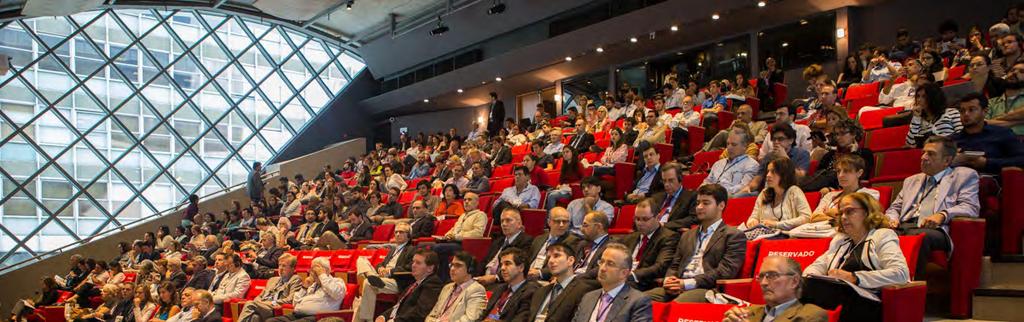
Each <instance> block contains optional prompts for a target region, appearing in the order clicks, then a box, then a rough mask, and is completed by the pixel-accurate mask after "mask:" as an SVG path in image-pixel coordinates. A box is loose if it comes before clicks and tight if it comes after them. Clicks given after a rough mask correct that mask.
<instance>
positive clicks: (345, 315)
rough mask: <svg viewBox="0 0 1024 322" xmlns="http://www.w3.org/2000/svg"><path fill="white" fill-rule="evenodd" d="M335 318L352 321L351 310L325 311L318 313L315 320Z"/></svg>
mask: <svg viewBox="0 0 1024 322" xmlns="http://www.w3.org/2000/svg"><path fill="white" fill-rule="evenodd" d="M329 317H336V318H341V319H342V320H344V321H352V309H347V310H338V311H326V312H319V313H317V314H316V320H317V321H319V320H321V319H324V318H329Z"/></svg>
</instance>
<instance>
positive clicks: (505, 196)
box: [492, 166, 540, 218]
mask: <svg viewBox="0 0 1024 322" xmlns="http://www.w3.org/2000/svg"><path fill="white" fill-rule="evenodd" d="M512 173H513V175H514V178H515V182H514V184H513V185H512V186H511V187H508V188H505V190H502V191H501V195H500V196H498V199H497V200H496V201H495V202H494V206H493V210H492V214H493V217H494V218H498V217H499V215H500V214H501V211H502V210H505V208H508V207H516V208H537V206H539V205H540V189H538V188H537V186H535V185H533V184H532V183H530V170H529V168H527V167H524V166H516V167H515V168H514V170H513V171H512Z"/></svg>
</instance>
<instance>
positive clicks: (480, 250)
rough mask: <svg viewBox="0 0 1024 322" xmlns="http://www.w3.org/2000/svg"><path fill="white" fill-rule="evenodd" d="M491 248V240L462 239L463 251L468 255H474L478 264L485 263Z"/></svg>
mask: <svg viewBox="0 0 1024 322" xmlns="http://www.w3.org/2000/svg"><path fill="white" fill-rule="evenodd" d="M490 247H491V239H490V238H463V239H462V250H465V251H466V252H467V253H470V254H473V257H476V260H477V261H478V262H483V260H484V259H485V258H486V257H487V251H488V250H489V249H490Z"/></svg>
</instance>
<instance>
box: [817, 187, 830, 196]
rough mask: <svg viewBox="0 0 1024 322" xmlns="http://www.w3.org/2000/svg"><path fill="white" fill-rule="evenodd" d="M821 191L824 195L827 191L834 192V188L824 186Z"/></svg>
mask: <svg viewBox="0 0 1024 322" xmlns="http://www.w3.org/2000/svg"><path fill="white" fill-rule="evenodd" d="M819 191H820V192H821V195H823V196H824V195H825V194H826V193H829V192H832V188H829V187H824V188H821V190H819Z"/></svg>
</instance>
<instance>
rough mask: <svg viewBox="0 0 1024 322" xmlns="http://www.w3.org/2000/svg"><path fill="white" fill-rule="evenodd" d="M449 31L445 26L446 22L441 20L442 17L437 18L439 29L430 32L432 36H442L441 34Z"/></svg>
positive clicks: (435, 28)
mask: <svg viewBox="0 0 1024 322" xmlns="http://www.w3.org/2000/svg"><path fill="white" fill-rule="evenodd" d="M448 30H450V29H449V28H448V26H446V25H445V24H444V21H442V20H441V16H437V27H434V29H431V30H430V35H431V36H440V35H441V34H443V33H446V32H448Z"/></svg>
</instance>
